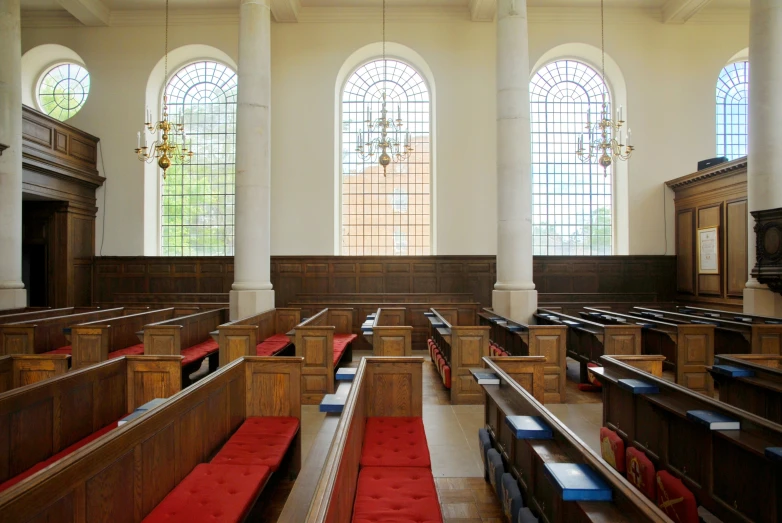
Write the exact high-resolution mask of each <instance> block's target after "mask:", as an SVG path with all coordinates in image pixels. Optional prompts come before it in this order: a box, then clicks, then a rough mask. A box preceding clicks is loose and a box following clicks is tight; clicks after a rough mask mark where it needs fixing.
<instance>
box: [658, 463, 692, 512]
mask: <svg viewBox="0 0 782 523" xmlns="http://www.w3.org/2000/svg"><path fill="white" fill-rule="evenodd" d="M657 506H658V507H660V509H661V510H662V511H663V512H665V514H666V515H667V516H668V517H669V518H671V519H672V520H674V521H676V522H677V523H698V521H699V519H698V503H697V502H696V501H695V496H693V494H692V492H690V490H689V489H688V488H687V487H685V486H684V483H682V482H681V480H680V479H678V478H675V477H673V476H672V475H671V474H669V473H668V472H666V471H664V470H661V471H660V472H658V473H657Z"/></svg>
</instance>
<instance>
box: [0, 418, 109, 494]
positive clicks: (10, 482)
mask: <svg viewBox="0 0 782 523" xmlns="http://www.w3.org/2000/svg"><path fill="white" fill-rule="evenodd" d="M116 428H117V422H116V421H115V422H114V423H112V424H110V425H106V426H105V427H103V428H102V429H100V430H98V431H96V432H93V433H92V434H90V435H89V436H87V437H85V438H82V439H80V440H79V441H77V442H76V443H74V444H73V445H71V446H70V447H67V448H65V449H63V450H61V451H60V452H58V453H57V454H55V455H54V456H52V457H50V458H49V459H47V460H45V461H40V462H38V463H36V464H35V465H33V466H32V467H31V468H29V469H27V470H25V471H24V472H22V473H21V474H17V475H16V476H14V477H12V478H10V479H7V480H6V481H5V482H4V483H0V492H2V491H4V490H5V489H7V488H11V487H13V486H14V485H16V484H17V483H19V482H20V481H22V480H23V479H26V478H27V477H29V476H32V475H33V474H35V473H36V472H38V471H39V470H41V469H44V468H46V467H48V466H49V465H51V464H52V463H56V462H57V461H60V460H61V459H62V458H64V457H65V456H67V455H69V454H71V453H73V452H76V451H77V450H79V449H80V448H82V447H83V446H85V445H86V444H87V443H91V442H92V441H94V440H96V439H98V438H99V437H101V436H103V435H104V434H106V433H107V432H109V431H110V430H113V429H116Z"/></svg>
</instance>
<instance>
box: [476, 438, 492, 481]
mask: <svg viewBox="0 0 782 523" xmlns="http://www.w3.org/2000/svg"><path fill="white" fill-rule="evenodd" d="M478 443H479V444H480V446H481V459H482V460H483V473H484V474H488V473H489V462H488V461H487V460H486V453H487V452H489V449H490V448H491V437H490V436H489V431H488V430H486V429H478Z"/></svg>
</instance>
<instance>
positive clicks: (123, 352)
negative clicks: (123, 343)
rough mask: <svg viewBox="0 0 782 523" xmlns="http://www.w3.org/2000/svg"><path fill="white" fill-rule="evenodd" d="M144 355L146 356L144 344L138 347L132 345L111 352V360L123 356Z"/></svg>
mask: <svg viewBox="0 0 782 523" xmlns="http://www.w3.org/2000/svg"><path fill="white" fill-rule="evenodd" d="M142 354H144V344H143V343H139V344H138V345H131V346H130V347H125V348H124V349H120V350H115V351H111V352H109V359H110V360H111V359H114V358H120V357H122V356H140V355H142Z"/></svg>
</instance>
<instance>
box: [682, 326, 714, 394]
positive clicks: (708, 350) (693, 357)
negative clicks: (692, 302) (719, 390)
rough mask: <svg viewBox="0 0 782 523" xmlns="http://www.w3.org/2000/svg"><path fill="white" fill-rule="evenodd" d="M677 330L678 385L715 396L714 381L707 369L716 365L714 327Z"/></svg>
mask: <svg viewBox="0 0 782 523" xmlns="http://www.w3.org/2000/svg"><path fill="white" fill-rule="evenodd" d="M677 329H678V335H677V341H676V345H677V350H676V383H679V384H680V385H682V386H684V387H687V388H688V389H692V390H694V391H697V392H701V393H703V394H707V395H711V394H713V392H714V380H713V379H712V378H711V376H710V375H709V372H708V370H707V369H706V367H709V366H711V365H712V364H713V363H714V326H713V325H698V324H687V325H679V326H678V327H677Z"/></svg>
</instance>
